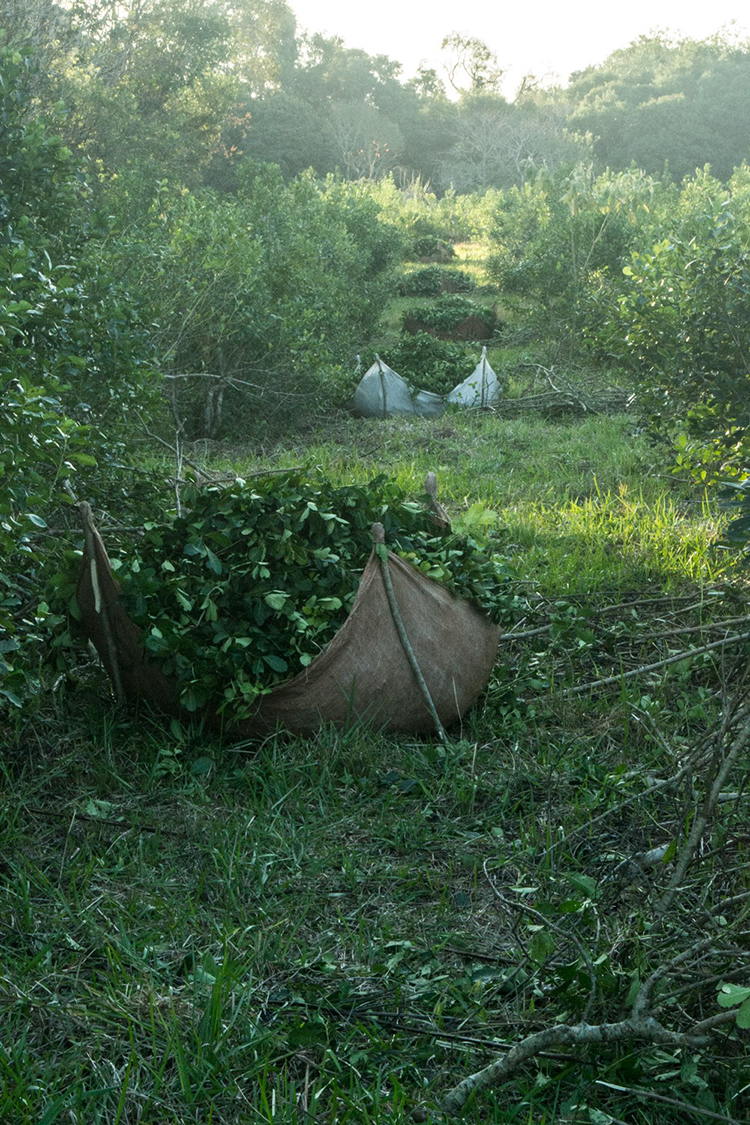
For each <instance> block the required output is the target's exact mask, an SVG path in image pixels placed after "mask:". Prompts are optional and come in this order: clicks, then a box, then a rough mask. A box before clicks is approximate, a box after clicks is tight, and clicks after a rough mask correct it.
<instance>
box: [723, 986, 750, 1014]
mask: <svg viewBox="0 0 750 1125" xmlns="http://www.w3.org/2000/svg"><path fill="white" fill-rule="evenodd" d="M749 999H750V988H745V987H744V986H743V985H740V984H727V983H725V982H722V983H721V985H720V986H719V995H718V996H717V1000H718V1002H719V1007H720V1008H734V1007H735V1006H736V1005H737V1004H744V1003H745V1002H746V1001H747V1000H749Z"/></svg>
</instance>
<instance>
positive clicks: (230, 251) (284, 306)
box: [118, 165, 401, 437]
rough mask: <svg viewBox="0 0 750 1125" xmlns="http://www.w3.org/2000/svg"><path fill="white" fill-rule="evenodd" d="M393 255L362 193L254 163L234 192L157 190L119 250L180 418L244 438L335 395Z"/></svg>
mask: <svg viewBox="0 0 750 1125" xmlns="http://www.w3.org/2000/svg"><path fill="white" fill-rule="evenodd" d="M400 250H401V238H400V236H399V234H398V232H397V231H396V230H394V228H393V227H390V226H388V225H386V224H384V223H383V222H381V220H380V217H379V211H378V208H377V205H376V204H375V203H374V202H373V201H372V199H370V198H368V197H367V196H366V195H363V194H362V193H357V192H356V190H352V189H349V188H348V187H347V186H346V185H342V184H338V183H336V182H335V181H333V180H330V181H328V182H327V183H326V185H325V186H324V187H323V188H322V189H321V188H320V187H319V186H318V185H317V184H316V183H315V182H314V181H313V180H312V179H311V178H309V177H307V176H303V177H301V178H300V179H298V180H295V181H293V182H292V183H290V184H286V183H284V181H283V179H282V176H281V173H280V171H279V170H278V169H277V168H275V167H274V166H265V167H258V166H253V165H247V166H246V168H245V171H244V179H243V180H242V183H241V187H240V190H239V191H238V193H237V195H236V196H235V197H226V196H220V195H217V194H215V193H212V192H208V191H205V192H202V193H200V194H198V195H191V194H189V193H185V192H173V191H171V190H169V189H168V188H167V187H163V188H162V189H161V191H160V193H159V196H158V198H157V200H156V201H155V204H154V207H153V210H152V213H151V216H150V220H149V225H148V226H146V227H145V228H143V229H141V230H137V231H135V232H133V234H132V235H131V237H130V239H129V242H128V245H127V246H123V244H122V242H121V243H120V246H119V248H118V252H119V253H120V254H121V255H122V254H123V251H124V261H123V264H124V265H125V267H126V269H127V272H128V277H129V282H130V284H131V285H132V286H133V287H137V289H138V291H139V292H141V293H143V294H144V298H145V300H146V301H147V302H148V313H147V315H148V319H149V320H152V321H154V322H156V323H157V324H158V334H157V343H158V349H159V353H160V355H161V356H162V357H163V362H164V364H165V366H167V365H168V371H169V374H170V375H171V376H172V377H173V378H172V380H171V382H172V384H173V385H174V386H175V387H176V388H177V390H176V392H175V393H176V405H177V408H178V411H179V414H180V416H181V418H184V419H185V420H186V422H187V425H188V429H189V431H190V432H191V433H193V434H200V435H201V436H206V437H219V436H222V435H225V434H232V435H234V436H237V435H242V436H247V435H248V433H249V431H250V430H251V428H252V427H253V426H255V425H256V424H257V423H258V422H259V421H260V422H261V424H263V423H264V422H267V420H268V419H269V418H271V417H273V416H274V415H279V417H281V418H283V419H284V421H285V422H286V423H287V425H288V424H289V423H290V421H291V420H292V419H293V418H295V417H296V418H299V419H303V418H304V417H306V416H307V415H309V414H310V413H311V411H312V409H313V407H314V405H317V404H318V403H319V402H320V401H321V399H328V400H329V401H331V400H336V399H338V398H340V397H342V396H343V393H344V384H343V378H344V377H343V370H344V365H345V364H346V362H347V361H348V360H349V358H350V356H351V353H352V351H354V350H355V348H356V347H357V346H358V345H361V344H362V343H364V342H366V341H367V339H368V337H369V336H370V335H371V333H372V332H373V330H374V328H375V326H376V324H377V322H378V320H379V317H380V314H381V312H382V309H383V307H384V305H385V303H386V301H387V300H388V297H389V295H390V292H391V288H392V276H391V270H392V267H393V266H394V264H395V262H396V261H397V259H398V257H399V253H400ZM121 261H122V258H121Z"/></svg>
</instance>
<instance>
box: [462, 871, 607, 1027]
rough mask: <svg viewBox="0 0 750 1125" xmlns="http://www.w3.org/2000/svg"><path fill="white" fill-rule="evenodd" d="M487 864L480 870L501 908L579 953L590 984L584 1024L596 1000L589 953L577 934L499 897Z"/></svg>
mask: <svg viewBox="0 0 750 1125" xmlns="http://www.w3.org/2000/svg"><path fill="white" fill-rule="evenodd" d="M487 863H488V860H486V859H485V861H484V863H483V864H482V870H483V871H484V874H485V878H486V879H487V882H488V883H489V885H490V887H491V888H492V892H493V894H494V895H495V897H496V898H498V899H499V900H500V902H502V904H503V906H509V907H511V909H513V910H517V911H518V912H519V913H521V914H528V915H529V917H530V918H534V919H535V921H537V922H540V923H541V924H542V925H543V926H545V927H546V928H547V929H549V930H552V931H553V932H554V933H556V934H558V935H559V936H560V937H561V938H563V939H564V940H565V941H570V942H572V943H573V945H575V947H576V949H577V950H578V952H579V953H580V955H581V960H582V961H583V963H584V964H585V966H586V969H587V971H588V974H589V981H590V984H591V987H590V989H589V998H588V1000H587V1001H586V1008H585V1009H584V1013H583V1022H584V1023H585V1022H586V1019H587V1017H588V1014H589V1012H590V1011H591V1008H592V1007H593V1004H594V1001H595V1000H596V973H595V971H594V963H593V961H592V960H591V955H590V954H589V951H588V950H587V949H586V946H585V945H584V944H583V942H582V941H581V939H580V938H579V937H578V935H577V934H574V933H572V932H568V931H566V930H564V929H563V928H562V926H558V925H557V924H556V923H555V922H553V921H551V920H550V919H549V918H547V917H546V916H545V915H544V914H542V913H541V911H539V910H535V909H534V907H533V906H529V905H528V903H525V902H513V900H512V899H507V898H505V896H504V895H501V894H500V891H499V890H498V889H497V887H496V886H495V881H494V879H493V878H492V876H491V875H490V873H489V871H488V870H487Z"/></svg>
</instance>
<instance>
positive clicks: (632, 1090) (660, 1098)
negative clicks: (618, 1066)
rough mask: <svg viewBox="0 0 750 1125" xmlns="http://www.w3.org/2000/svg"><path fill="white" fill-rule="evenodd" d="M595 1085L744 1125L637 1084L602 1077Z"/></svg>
mask: <svg viewBox="0 0 750 1125" xmlns="http://www.w3.org/2000/svg"><path fill="white" fill-rule="evenodd" d="M594 1085H595V1086H604V1087H605V1089H607V1090H617V1091H619V1092H620V1093H622V1094H636V1095H637V1096H638V1097H640V1098H651V1100H652V1101H655V1102H662V1103H663V1104H664V1105H673V1106H676V1107H677V1109H686V1110H689V1111H690V1112H691V1113H697V1114H699V1115H701V1116H703V1117H710V1118H711V1119H712V1120H713V1121H723V1122H724V1125H742V1122H741V1121H738V1120H737V1118H736V1117H727V1116H726V1115H725V1114H723V1113H714V1112H713V1110H711V1109H704V1108H703V1106H699V1105H691V1104H690V1102H682V1101H679V1099H677V1098H667V1097H665V1096H664V1095H663V1094H654V1093H652V1092H651V1090H641V1089H639V1088H637V1087H635V1086H617V1085H615V1083H614V1082H604V1081H602V1079H600V1078H596V1079H595V1080H594Z"/></svg>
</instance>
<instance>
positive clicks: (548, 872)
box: [0, 355, 750, 1125]
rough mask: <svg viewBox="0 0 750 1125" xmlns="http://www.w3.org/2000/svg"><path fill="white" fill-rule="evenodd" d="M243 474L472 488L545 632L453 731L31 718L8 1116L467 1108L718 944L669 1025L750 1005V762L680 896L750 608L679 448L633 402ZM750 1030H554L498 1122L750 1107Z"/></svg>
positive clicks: (537, 1124)
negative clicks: (599, 1034) (240, 733)
mask: <svg viewBox="0 0 750 1125" xmlns="http://www.w3.org/2000/svg"><path fill="white" fill-rule="evenodd" d="M501 360H502V355H499V356H498V357H497V361H498V362H500V361H501ZM215 464H216V465H217V466H219V467H226V466H229V465H231V467H232V468H234V469H235V470H237V471H238V472H242V471H245V472H247V471H250V470H252V469H255V468H258V467H259V466H263V465H266V466H269V467H270V466H273V467H274V468H278V467H279V466H281V465H283V464H289V465H299V464H305V465H308V466H310V467H313V466H319V467H321V468H322V469H323V470H324V471H325V472H326V473H327V474H328V475H330V476H331V477H332V478H333V479H335V480H337V481H359V482H364V481H367V480H368V479H371V478H372V477H373V476H375V475H376V474H377V473H379V472H383V471H385V472H388V473H391V474H393V475H394V476H396V477H397V478H398V479H399V480H400V481H401V482H402V483H404V484H405V485H407V486H408V487H409V488H410V489H413V490H414V491H415V492H417V493H418V492H419V491H420V490H421V486H422V481H423V478H424V475H425V473H426V472H427V471H429V470H434V471H436V472H437V474H438V479H439V486H440V495H441V498H442V500H443V503H444V504H445V506H446V507H447V509H448V510H449V512H450V514H451V515H452V516H453V517H454V518H455V519H456V520H457V521H458V522H459V523H460V522H461V521H462V520H463V521H469V524H471V521H474V526H482V527H485V528H486V527H494V529H495V530H496V532H497V544H498V548H497V549H498V551H499V552H500V553H501V554H502V556H503V558H504V560H505V565H507V566H508V568H509V573H510V575H511V578H510V581H511V582H512V583H513V584H514V589H515V591H516V593H517V610H516V614H515V618H514V621H513V622H512V625H511V626H510V627H509V631H508V632H507V633H506V635H505V636H504V637H503V639H502V641H501V645H500V651H499V655H498V662H497V665H496V668H495V671H494V673H493V676H492V679H491V681H490V683H489V685H488V688H487V691H486V692H485V693H484V695H483V697H482V699H481V700H480V702H479V704H478V705H477V707H476V708H475V709H474V710H473V711H472V712H471V714H470V715H469V716H467V717H466V718H465V720H464V722H463V724H462V726H461V727H460V728H459V729H456V730H454V731H452V732H450V734H451V736H450V739H449V740H448V741H446V742H441V741H440V740H439V739H438V738H437V737H435V738H424V739H415V738H406V737H400V738H399V737H392V736H391V737H386V736H384V735H382V734H381V733H379V732H378V731H372V730H367V729H363V728H358V727H355V728H354V729H352V730H348V731H343V732H342V731H335V730H331V729H321V730H320V732H319V733H318V734H317V735H316V736H315V737H312V738H307V739H300V738H293V737H291V736H288V735H285V734H283V733H279V734H276V735H273V736H271V737H268V738H266V739H265V740H263V741H258V742H253V743H242V744H236V743H233V742H232V741H231V740H226V741H224V742H223V743H218V742H217V741H216V740H215V739H213V738H212V737H210V736H208V735H207V734H206V733H205V732H203V731H202V730H201V729H200V728H199V727H191V726H190V725H188V724H184V725H183V724H180V723H178V722H177V721H171V722H170V721H169V720H165V719H163V718H161V717H159V716H156V715H152V714H150V713H148V712H146V711H145V710H144V711H142V712H141V713H140V714H133V713H120V712H118V710H117V709H116V707H115V705H114V703H113V702H112V699H111V695H110V692H109V689H108V686H107V684H106V681H105V679H104V677H103V674H102V673H101V670H99V669H97V668H96V667H88V668H84V669H82V670H80V671H78V672H76V673H75V674H73V675H72V676H70V677H68V679H67V680H65V681H64V682H60V683H59V684H58V685H57V687H56V690H55V692H54V693H52V694H51V697H50V701H48V703H47V705H46V706H45V707H44V709H43V710H41V711H40V713H39V714H38V715H37V716H36V717H32V718H31V719H28V720H27V721H24V722H23V723H20V722H19V723H18V725H17V726H16V727H15V728H12V729H9V730H8V731H7V732H6V733H7V742H8V749H7V752H6V753H5V755H4V758H3V761H2V767H1V768H2V807H3V818H2V822H1V824H2V829H1V830H2V837H3V838H2V849H1V851H0V856H1V857H2V858H1V860H0V862H1V863H2V894H3V910H2V914H1V915H0V1068H1V1069H0V1074H1V1075H2V1082H1V1083H0V1120H1V1121H3V1122H8V1123H9V1125H10V1123H13V1125H52V1123H53V1122H65V1123H68V1122H74V1123H76V1125H95V1123H96V1125H98V1123H102V1125H104V1123H106V1125H125V1123H128V1125H130V1123H136V1122H139V1123H144V1125H145V1123H149V1125H167V1123H178V1122H179V1123H183V1122H195V1123H200V1125H208V1123H216V1125H218V1123H232V1125H240V1123H246V1122H247V1123H251V1122H280V1123H284V1122H288V1123H290V1125H291V1123H294V1125H299V1123H302V1122H310V1123H314V1122H318V1123H321V1125H324V1123H325V1125H329V1123H330V1125H332V1123H334V1122H337V1123H338V1122H341V1123H344V1122H348V1123H349V1122H350V1123H355V1122H356V1123H363V1125H364V1123H377V1125H380V1123H384V1122H392V1123H394V1125H397V1123H400V1122H403V1123H406V1122H411V1121H432V1122H438V1121H444V1120H447V1118H446V1117H445V1115H444V1114H443V1113H442V1112H441V1109H440V1106H441V1103H442V1100H443V1098H444V1097H445V1095H446V1093H447V1091H448V1090H449V1089H451V1088H452V1087H453V1086H455V1085H456V1084H457V1083H458V1082H460V1081H461V1079H463V1078H465V1077H466V1076H467V1075H469V1074H471V1073H472V1072H474V1071H477V1070H479V1069H481V1068H482V1067H484V1066H486V1065H487V1064H488V1063H489V1062H490V1061H491V1060H492V1059H493V1058H495V1057H498V1056H500V1055H503V1054H507V1052H508V1050H509V1048H510V1047H511V1046H512V1045H513V1044H515V1043H516V1042H518V1041H519V1040H520V1039H523V1038H524V1037H527V1036H529V1035H531V1034H534V1033H536V1032H539V1031H543V1030H546V1029H550V1028H553V1029H554V1028H560V1027H561V1026H564V1025H566V1024H570V1025H573V1024H577V1023H581V1022H582V1021H585V1022H586V1023H588V1024H590V1025H592V1024H613V1023H616V1022H617V1021H622V1020H623V1019H624V1018H625V1017H626V1016H627V1013H628V1012H629V1011H630V1009H631V1006H632V1004H633V1002H634V1000H635V997H636V995H637V993H638V990H639V988H640V987H642V985H643V982H644V981H648V980H649V977H650V976H651V974H652V973H653V972H654V970H657V969H658V967H659V966H660V965H668V963H669V961H670V958H672V957H674V956H675V955H677V954H679V953H680V951H686V950H690V949H691V947H692V945H694V943H695V940H696V939H700V938H702V937H705V936H706V935H708V937H709V938H711V940H710V942H709V941H706V942H705V943H704V945H703V946H702V947H701V949H700V950H693V952H692V953H689V954H688V953H686V955H685V956H684V957H683V959H682V960H681V961H678V962H677V963H675V964H674V965H671V966H669V965H668V970H667V969H665V971H664V975H663V976H662V977H660V978H659V981H658V983H654V985H653V988H654V1004H655V1007H654V1011H656V1012H657V1014H658V1018H659V1020H660V1022H661V1024H662V1025H663V1026H664V1027H665V1028H666V1029H667V1031H668V1032H670V1033H671V1034H673V1036H676V1035H678V1034H679V1033H681V1032H684V1031H685V1029H686V1028H689V1027H690V1026H692V1025H693V1024H694V1023H695V1022H696V1021H697V1022H700V1021H704V1020H706V1019H710V1018H712V1017H714V1016H718V1015H721V1013H722V1012H724V1013H725V1014H726V1008H722V1007H721V1006H720V1005H719V1003H718V995H719V990H720V988H721V986H722V984H729V985H734V986H736V987H737V988H739V989H741V988H743V987H748V986H750V943H749V941H748V935H749V932H750V931H749V927H748V917H747V910H748V905H747V904H748V900H749V899H750V882H749V879H748V870H749V869H748V867H747V847H748V839H750V823H749V818H748V811H747V810H748V797H747V794H746V791H745V777H746V775H747V770H748V765H750V762H749V761H748V754H747V749H746V748H745V747H740V748H739V751H738V752H737V754H736V756H735V759H734V760H733V766H732V769H731V772H730V773H729V774H728V775H727V776H726V777H725V778H724V780H723V781H722V799H721V801H720V802H719V803H718V804H715V808H714V809H713V810H712V815H711V818H710V821H709V823H708V824H707V825H706V827H705V831H704V832H703V833H702V835H701V839H700V844H699V847H698V848H697V850H696V853H695V858H694V861H693V863H692V864H691V865H690V867H689V870H688V872H687V874H686V875H685V876H684V878H683V879H682V880H681V882H680V887H679V893H676V894H675V895H673V896H672V901H671V902H670V903H669V907H668V909H667V910H666V912H665V913H661V912H660V904H663V902H664V891H665V888H666V886H667V885H668V883H669V879H670V877H671V876H672V873H673V872H674V870H675V863H676V862H677V860H678V857H679V855H680V854H681V852H682V850H683V848H684V847H685V845H686V841H687V840H688V834H689V832H690V829H691V825H693V824H694V823H695V822H696V818H697V815H698V813H697V811H696V810H699V809H700V808H701V807H703V806H704V802H705V798H706V795H707V794H708V793H709V791H710V787H711V782H712V778H715V776H716V770H715V767H716V762H717V760H718V759H717V756H716V753H715V752H714V751H711V753H709V752H708V751H707V750H706V747H708V748H709V750H710V747H711V746H713V745H714V743H712V742H711V741H710V732H711V731H712V729H713V725H714V724H715V723H716V722H717V721H719V716H720V715H721V713H722V709H723V708H724V712H725V713H726V701H727V698H729V697H731V696H732V695H733V693H734V692H735V691H736V690H737V688H738V687H739V685H740V683H741V681H742V677H743V675H744V672H745V668H746V665H747V652H748V644H747V640H745V641H744V642H743V641H739V642H731V643H728V644H724V643H723V642H725V641H727V639H728V638H731V637H732V636H735V635H740V636H741V635H742V633H743V631H747V629H748V624H747V618H748V613H749V612H750V611H749V610H748V605H747V596H748V589H747V582H746V578H745V577H744V575H743V572H741V571H740V570H739V569H738V568H737V566H736V561H735V559H734V556H732V555H731V554H730V553H728V552H727V551H726V550H724V549H723V548H722V546H721V530H722V515H721V513H720V512H719V511H718V509H717V508H716V507H715V505H714V502H713V501H712V500H710V499H707V498H704V497H701V496H700V495H699V494H696V492H695V490H693V489H691V488H690V487H689V486H687V485H685V484H683V483H681V482H679V481H676V480H675V479H674V478H673V477H671V476H670V472H669V458H668V451H665V450H664V449H662V448H661V447H659V446H658V445H655V444H654V443H653V442H652V441H651V439H650V438H649V437H648V435H647V434H645V433H644V432H642V431H641V430H640V429H639V427H638V420H637V418H636V417H635V416H634V415H630V414H612V415H609V414H606V415H597V416H580V415H574V414H566V415H564V416H559V417H552V418H545V417H540V416H534V415H533V414H529V415H523V416H521V417H517V418H503V417H501V416H500V415H495V414H492V413H487V414H482V415H473V414H469V415H466V414H461V413H460V412H459V413H450V414H446V415H444V416H443V417H442V418H440V419H437V420H430V421H428V420H423V419H417V420H408V419H405V420H389V421H386V422H369V421H355V420H353V419H350V418H347V417H344V416H331V417H330V418H328V419H326V420H325V421H323V422H321V424H320V426H319V428H318V429H317V430H316V431H313V432H311V433H310V434H308V436H307V437H306V438H305V439H304V440H303V439H295V440H290V441H289V442H288V443H286V444H285V446H284V447H283V448H269V449H266V450H262V451H255V452H254V453H252V454H251V453H249V452H248V451H246V450H237V449H234V450H224V451H223V453H222V457H221V458H217V460H216V462H215ZM743 619H744V622H745V624H744V626H743V623H742V622H743ZM714 642H719V643H718V644H716V645H715V647H713V648H710V649H708V650H706V651H701V652H699V653H697V654H695V655H692V656H691V655H690V650H691V649H705V646H707V645H710V644H713V643H714ZM681 653H686V654H687V655H684V656H682V657H681V656H680V654H681ZM673 657H675V658H676V659H674V660H672V658H673ZM666 661H671V663H666ZM659 662H664V663H661V664H660V663H659ZM654 664H656V665H657V667H655V668H653V667H651V666H652V665H654ZM649 668H650V670H649ZM639 669H646V670H645V671H639ZM601 680H612V682H611V683H608V684H605V685H603V686H599V687H594V688H586V685H588V684H593V683H595V682H597V681H601ZM581 688H583V689H584V690H580V689H581ZM711 754H713V756H711ZM686 762H688V763H692V766H691V768H690V769H685V763H686ZM712 770H713V771H714V772H713V773H712V772H711V771H712ZM675 778H676V780H675V781H674V783H673V784H664V785H662V786H660V783H661V782H669V781H670V779H675ZM655 848H661V855H660V858H659V860H658V861H657V862H655V863H654V862H651V861H649V862H648V863H647V862H646V861H645V860H644V861H643V864H640V865H639V862H638V861H637V860H636V858H634V857H638V856H643V855H644V854H646V853H648V852H649V850H650V849H655ZM743 896H744V897H743ZM729 900H731V902H730V901H729ZM739 1002H740V1001H739V999H738V1003H739ZM749 1046H750V1040H748V1032H747V1031H746V1030H742V1029H741V1028H738V1027H737V1026H736V1025H735V1024H734V1023H733V1022H722V1023H720V1024H717V1026H716V1028H714V1029H711V1030H709V1032H708V1033H707V1042H706V1043H705V1044H699V1045H693V1044H689V1043H687V1042H685V1043H684V1044H680V1043H678V1042H677V1040H676V1039H674V1038H673V1039H672V1040H670V1041H667V1040H664V1041H658V1042H657V1041H651V1042H643V1041H638V1040H637V1038H633V1037H631V1038H627V1037H625V1038H620V1039H617V1040H616V1041H615V1040H613V1041H612V1042H610V1043H604V1044H601V1045H599V1046H591V1045H568V1046H564V1047H561V1046H559V1045H558V1046H552V1047H550V1048H547V1049H545V1050H543V1051H542V1053H541V1054H538V1055H536V1056H535V1057H533V1058H531V1059H530V1060H528V1061H527V1062H525V1063H523V1064H522V1065H520V1066H519V1068H518V1069H517V1071H516V1072H515V1073H514V1074H513V1075H512V1076H511V1077H509V1078H508V1079H507V1080H504V1081H503V1082H502V1083H501V1084H500V1085H498V1086H495V1087H493V1088H491V1089H488V1090H485V1091H484V1092H482V1093H481V1094H477V1096H476V1097H474V1098H471V1099H470V1100H469V1102H468V1103H467V1105H466V1107H465V1110H464V1113H465V1119H466V1120H467V1121H471V1122H503V1123H505V1122H514V1123H519V1125H520V1123H523V1125H551V1123H553V1122H554V1123H556V1125H557V1123H560V1125H562V1123H569V1125H574V1123H575V1125H583V1123H588V1125H622V1123H623V1122H626V1123H627V1125H646V1123H649V1125H651V1123H662V1122H665V1123H669V1125H677V1123H678V1122H679V1123H688V1125H692V1123H696V1125H698V1123H701V1122H706V1121H709V1120H714V1121H715V1120H719V1121H735V1122H737V1121H747V1120H748V1117H749V1116H750V1051H749V1050H748V1047H749Z"/></svg>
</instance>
